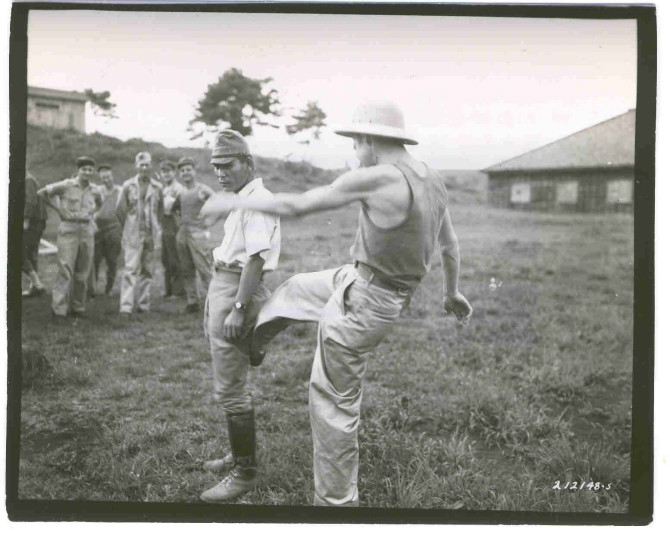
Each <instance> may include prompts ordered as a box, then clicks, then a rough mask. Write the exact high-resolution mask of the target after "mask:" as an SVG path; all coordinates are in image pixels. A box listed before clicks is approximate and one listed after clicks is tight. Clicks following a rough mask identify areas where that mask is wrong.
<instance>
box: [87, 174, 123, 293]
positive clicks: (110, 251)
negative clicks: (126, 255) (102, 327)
mask: <svg viewBox="0 0 670 535" xmlns="http://www.w3.org/2000/svg"><path fill="white" fill-rule="evenodd" d="M98 175H99V176H100V180H101V181H102V185H101V186H98V190H99V191H100V194H101V196H102V207H101V208H100V210H98V212H97V213H96V214H95V224H96V226H97V228H98V230H97V231H96V233H95V252H94V254H93V269H91V278H90V281H89V286H90V288H89V291H90V292H91V293H92V294H95V287H96V285H97V283H98V275H99V274H100V264H101V263H102V260H103V258H104V260H105V263H106V264H107V280H106V281H105V294H107V295H110V293H111V291H112V287H113V286H114V281H115V280H116V270H117V265H118V262H119V254H120V253H121V223H119V219H118V217H116V205H117V203H118V200H119V194H120V193H121V186H118V185H116V184H114V174H113V172H112V166H111V165H109V164H106V163H104V164H100V165H99V166H98Z"/></svg>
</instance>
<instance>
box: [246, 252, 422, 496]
mask: <svg viewBox="0 0 670 535" xmlns="http://www.w3.org/2000/svg"><path fill="white" fill-rule="evenodd" d="M409 298H410V297H409V295H408V294H407V293H399V292H395V291H393V290H388V289H384V288H380V287H379V286H375V285H372V284H369V283H368V282H367V281H366V280H365V279H363V278H362V277H360V276H359V275H358V274H357V273H356V271H355V269H354V267H353V266H352V265H348V266H343V267H341V268H336V269H330V270H326V271H320V272H316V273H302V274H299V275H295V276H294V277H292V278H290V279H289V280H288V281H286V282H285V283H284V284H282V285H281V286H280V287H279V288H278V289H277V290H276V291H275V292H274V294H273V295H272V297H271V298H270V299H269V300H268V302H267V303H266V304H265V305H264V306H263V308H262V309H261V311H260V313H259V316H258V320H257V325H256V329H255V331H254V335H253V336H254V337H257V336H258V337H259V338H261V339H265V340H267V339H268V337H269V336H273V335H275V334H277V332H279V330H281V329H282V328H284V327H286V326H287V325H288V324H289V323H292V322H304V321H315V322H316V321H318V322H319V331H318V340H317V347H316V352H315V355H314V363H313V365H312V375H311V378H310V383H309V411H310V420H311V423H312V440H313V446H314V459H313V462H314V487H315V489H314V505H331V506H356V505H358V503H359V498H358V422H359V420H360V409H361V400H362V394H363V380H364V376H365V366H366V362H367V353H369V352H370V351H371V350H372V349H374V348H375V347H376V346H377V345H378V344H379V343H380V342H381V341H382V340H383V338H384V337H385V336H386V335H387V334H388V333H389V331H390V330H391V328H392V327H393V324H394V323H395V321H396V320H397V319H398V317H399V316H400V312H401V311H402V309H403V308H404V307H405V306H406V305H407V303H408V301H409Z"/></svg>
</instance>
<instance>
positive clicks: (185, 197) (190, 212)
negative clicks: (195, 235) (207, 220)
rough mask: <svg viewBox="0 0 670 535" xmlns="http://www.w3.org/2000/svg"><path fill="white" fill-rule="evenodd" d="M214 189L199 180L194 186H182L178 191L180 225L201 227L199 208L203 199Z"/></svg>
mask: <svg viewBox="0 0 670 535" xmlns="http://www.w3.org/2000/svg"><path fill="white" fill-rule="evenodd" d="M213 193H214V191H213V190H212V189H211V188H210V187H208V186H206V185H205V184H201V183H200V182H196V184H195V187H194V188H191V189H188V188H186V187H185V188H184V189H183V190H181V191H180V192H179V203H180V209H181V223H180V224H181V225H182V226H190V227H203V222H202V220H201V219H200V209H201V208H202V207H203V205H204V204H205V201H207V199H208V198H209V196H210V195H212V194H213Z"/></svg>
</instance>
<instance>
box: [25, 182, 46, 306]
mask: <svg viewBox="0 0 670 535" xmlns="http://www.w3.org/2000/svg"><path fill="white" fill-rule="evenodd" d="M39 189H40V186H39V184H38V183H37V180H35V177H34V176H33V175H32V174H30V171H28V170H27V169H26V181H25V196H24V205H23V258H22V262H21V267H22V270H23V272H24V273H25V274H26V275H28V278H29V279H30V287H29V288H28V290H26V291H25V292H23V294H22V296H23V297H35V296H38V295H43V294H44V293H46V290H45V288H44V285H43V284H42V281H41V280H40V277H39V275H38V274H37V257H38V253H39V248H40V240H41V239H42V233H43V232H44V227H45V226H46V221H47V207H46V202H45V201H44V197H42V196H41V195H38V194H37V191H38V190H39Z"/></svg>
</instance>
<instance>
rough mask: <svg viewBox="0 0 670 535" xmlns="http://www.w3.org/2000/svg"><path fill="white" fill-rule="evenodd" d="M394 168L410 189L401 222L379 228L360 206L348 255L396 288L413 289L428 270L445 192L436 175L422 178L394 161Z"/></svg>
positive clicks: (432, 174) (430, 174)
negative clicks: (354, 238) (386, 279)
mask: <svg viewBox="0 0 670 535" xmlns="http://www.w3.org/2000/svg"><path fill="white" fill-rule="evenodd" d="M395 166H396V167H397V168H398V169H399V170H400V172H401V173H402V174H403V176H404V177H405V180H406V181H407V184H408V186H409V189H410V206H409V209H408V211H407V215H406V217H405V220H404V221H403V222H402V223H400V224H399V225H397V226H395V227H391V228H388V229H384V228H380V227H378V226H377V225H375V224H374V223H373V222H372V220H371V219H370V216H369V215H368V213H367V210H366V209H365V206H362V207H361V211H360V213H359V216H358V232H357V234H356V241H355V242H354V245H353V246H352V247H351V255H352V256H353V258H354V260H356V261H358V262H361V263H363V264H366V265H368V266H370V267H371V268H373V269H375V270H377V271H379V272H381V273H382V274H384V275H385V276H386V278H388V279H389V280H391V281H393V282H394V283H396V284H398V285H399V286H405V287H408V288H411V289H414V288H416V287H417V286H418V285H419V283H420V282H421V279H422V278H423V277H424V276H425V275H426V273H428V271H430V263H431V258H432V256H433V252H434V250H435V245H436V243H437V235H438V233H439V231H440V225H441V223H442V218H443V217H444V211H445V209H446V206H447V189H446V186H445V185H444V182H443V181H442V180H441V179H440V176H439V175H438V174H437V172H436V171H434V170H432V169H430V168H428V170H427V173H426V176H425V177H423V178H422V177H420V176H419V175H418V174H417V173H416V172H415V171H414V170H413V169H412V168H411V167H409V166H408V165H407V164H406V163H404V162H397V163H396V164H395Z"/></svg>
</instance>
